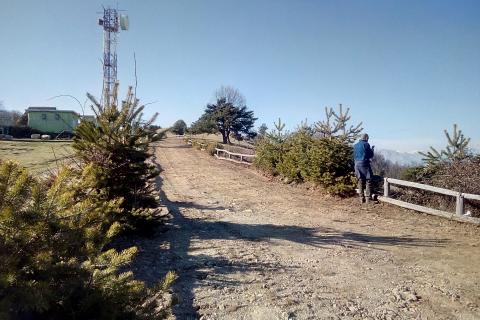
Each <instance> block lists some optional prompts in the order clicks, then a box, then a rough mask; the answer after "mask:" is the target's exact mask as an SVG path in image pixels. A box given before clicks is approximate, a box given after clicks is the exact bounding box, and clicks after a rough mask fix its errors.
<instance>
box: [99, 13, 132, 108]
mask: <svg viewBox="0 0 480 320" xmlns="http://www.w3.org/2000/svg"><path fill="white" fill-rule="evenodd" d="M98 24H99V25H100V26H102V27H103V90H102V99H103V105H109V104H110V103H111V102H116V101H112V100H113V96H112V93H113V87H114V85H115V83H116V82H117V35H118V33H119V32H120V30H128V24H129V22H128V16H126V15H123V14H122V15H119V14H118V10H117V9H112V8H110V7H108V8H103V18H100V19H98Z"/></svg>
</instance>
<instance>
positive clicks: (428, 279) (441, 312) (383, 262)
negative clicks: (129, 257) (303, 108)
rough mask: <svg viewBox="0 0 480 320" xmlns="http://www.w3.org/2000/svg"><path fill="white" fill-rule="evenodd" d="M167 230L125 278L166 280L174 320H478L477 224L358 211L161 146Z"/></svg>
mask: <svg viewBox="0 0 480 320" xmlns="http://www.w3.org/2000/svg"><path fill="white" fill-rule="evenodd" d="M155 156H156V157H155V161H156V162H157V163H158V164H159V165H160V166H161V167H162V169H163V172H162V174H161V178H159V179H158V185H159V192H160V195H161V198H162V201H163V204H164V205H166V207H167V208H168V210H169V212H170V214H171V217H172V218H171V220H170V221H169V223H168V224H167V226H166V227H163V228H161V229H159V230H158V232H156V233H155V235H153V236H152V237H149V238H138V239H134V240H133V244H134V245H137V246H138V247H139V249H140V252H139V255H138V258H137V259H136V263H135V265H134V266H133V269H134V271H135V273H136V275H137V276H138V277H139V278H140V279H142V280H146V281H147V282H148V283H151V284H153V283H155V282H157V281H158V280H159V279H161V278H162V277H163V276H164V275H165V273H166V272H167V271H168V270H176V271H177V273H178V274H179V279H178V280H177V282H176V284H175V285H174V287H173V290H174V291H175V292H176V295H177V296H178V299H179V303H178V304H177V305H176V306H175V307H174V309H173V315H172V318H176V319H197V318H200V319H480V234H479V230H480V229H479V228H478V227H475V226H473V225H468V224H462V223H457V222H452V221H448V220H446V219H442V218H437V217H433V216H428V215H424V214H420V213H416V212H413V211H407V210H404V209H400V208H397V207H393V206H390V205H386V204H376V205H368V206H367V205H360V204H359V203H357V201H354V199H347V200H338V199H335V198H331V197H327V196H325V195H322V194H321V192H320V191H319V190H315V189H308V188H306V187H305V186H292V185H285V184H282V183H279V182H276V181H271V180H270V179H269V178H267V177H264V176H262V175H261V174H260V173H257V172H255V171H254V170H253V169H251V168H246V167H244V166H242V165H236V164H233V163H229V162H226V161H221V160H216V159H215V158H213V157H210V156H209V155H208V154H207V153H205V152H201V151H199V150H195V149H192V148H191V147H189V146H187V145H185V144H184V143H183V141H181V140H179V139H176V138H168V139H166V140H164V141H162V142H161V143H160V144H159V145H157V146H156V148H155Z"/></svg>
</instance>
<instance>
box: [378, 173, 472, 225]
mask: <svg viewBox="0 0 480 320" xmlns="http://www.w3.org/2000/svg"><path fill="white" fill-rule="evenodd" d="M391 185H399V186H404V187H411V188H416V189H420V190H426V191H430V192H434V193H439V194H444V195H447V196H452V197H455V198H456V208H455V212H454V213H451V212H447V211H442V210H437V209H432V208H428V207H424V206H421V205H417V204H413V203H409V202H405V201H401V200H397V199H392V198H390V186H391ZM465 199H468V200H477V201H480V195H477V194H470V193H462V192H458V191H453V190H449V189H444V188H438V187H433V186H429V185H426V184H421V183H416V182H410V181H404V180H398V179H393V178H384V183H383V197H379V200H380V201H383V202H388V203H391V204H394V205H397V206H400V207H403V208H407V209H412V210H416V211H420V212H424V213H428V214H433V215H436V216H441V217H445V218H449V219H453V220H458V221H467V222H472V223H475V224H480V218H473V217H469V216H466V215H465V214H464V210H465V206H464V200H465Z"/></svg>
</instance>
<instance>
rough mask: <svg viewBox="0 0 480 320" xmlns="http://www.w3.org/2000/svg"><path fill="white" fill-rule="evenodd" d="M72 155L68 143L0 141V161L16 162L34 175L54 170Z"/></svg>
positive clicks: (69, 143)
mask: <svg viewBox="0 0 480 320" xmlns="http://www.w3.org/2000/svg"><path fill="white" fill-rule="evenodd" d="M72 153H73V149H72V147H71V142H68V141H36V140H32V141H26V140H21V141H17V140H11V141H0V160H14V161H17V162H19V163H20V164H21V165H23V166H25V167H26V168H28V169H29V170H30V171H31V172H36V173H40V172H45V171H47V170H50V169H54V168H56V167H57V164H60V163H61V162H63V161H65V159H66V158H68V157H69V156H70V155H71V154H72Z"/></svg>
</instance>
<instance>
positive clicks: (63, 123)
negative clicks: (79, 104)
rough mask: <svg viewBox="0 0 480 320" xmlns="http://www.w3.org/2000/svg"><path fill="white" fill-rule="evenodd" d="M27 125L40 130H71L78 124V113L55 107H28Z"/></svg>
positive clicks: (55, 131)
mask: <svg viewBox="0 0 480 320" xmlns="http://www.w3.org/2000/svg"><path fill="white" fill-rule="evenodd" d="M26 113H27V115H28V126H29V127H30V128H32V129H37V130H40V131H42V132H52V133H60V132H73V131H74V130H75V128H76V127H77V126H78V123H79V120H80V115H79V114H78V113H76V112H75V111H71V110H57V108H55V107H29V108H28V109H27V110H26Z"/></svg>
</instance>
